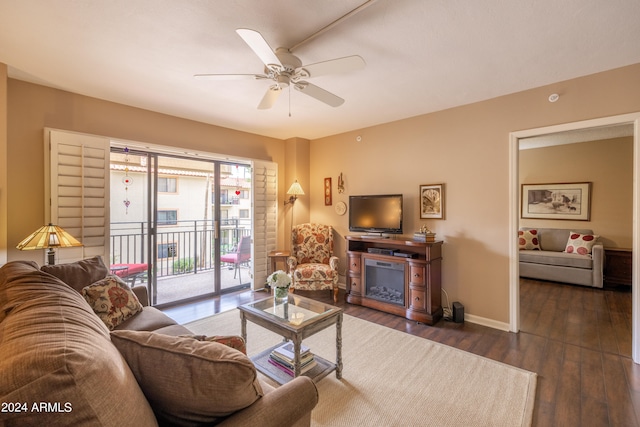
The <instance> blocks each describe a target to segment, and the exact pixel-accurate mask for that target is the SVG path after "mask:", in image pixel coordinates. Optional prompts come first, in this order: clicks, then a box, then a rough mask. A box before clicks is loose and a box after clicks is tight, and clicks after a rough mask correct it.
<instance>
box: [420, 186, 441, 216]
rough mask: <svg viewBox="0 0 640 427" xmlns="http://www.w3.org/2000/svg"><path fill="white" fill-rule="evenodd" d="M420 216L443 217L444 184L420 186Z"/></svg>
mask: <svg viewBox="0 0 640 427" xmlns="http://www.w3.org/2000/svg"><path fill="white" fill-rule="evenodd" d="M419 200H420V218H436V219H443V218H444V184H430V185H421V186H420V198H419Z"/></svg>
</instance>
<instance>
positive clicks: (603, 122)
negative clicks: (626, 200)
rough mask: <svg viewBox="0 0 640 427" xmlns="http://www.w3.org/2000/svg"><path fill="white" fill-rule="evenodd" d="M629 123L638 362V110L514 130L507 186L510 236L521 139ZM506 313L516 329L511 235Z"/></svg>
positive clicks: (639, 359)
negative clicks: (631, 138)
mask: <svg viewBox="0 0 640 427" xmlns="http://www.w3.org/2000/svg"><path fill="white" fill-rule="evenodd" d="M615 125H631V126H633V135H634V142H633V158H634V161H633V218H634V221H633V232H632V234H633V236H632V242H633V244H632V246H633V257H632V270H633V277H632V307H633V308H632V358H633V360H634V362H635V363H640V320H639V314H640V293H639V292H638V274H637V272H638V271H639V270H638V267H639V263H640V257H639V255H638V250H640V226H639V224H638V223H637V221H636V218H638V214H639V213H640V174H639V170H638V168H639V165H640V153H639V151H640V136H639V135H638V130H639V128H640V113H632V114H625V115H621V116H614V117H606V118H601V119H594V120H587V121H583V122H575V123H568V124H563V125H557V126H550V127H545V128H538V129H531V130H526V131H518V132H513V133H511V135H510V146H509V150H510V159H509V176H510V182H509V188H510V192H509V194H510V204H509V205H510V214H509V235H510V236H517V231H518V227H519V222H520V209H519V206H520V182H519V176H520V175H519V148H520V141H521V140H524V139H525V138H530V137H534V136H540V135H550V134H555V133H561V132H569V131H576V130H580V129H592V128H600V127H605V126H615ZM509 261H510V264H509V275H510V277H509V307H510V308H509V313H510V322H509V323H510V330H511V331H512V332H518V331H519V329H520V292H519V265H518V243H517V239H516V238H515V237H514V238H512V239H510V244H509Z"/></svg>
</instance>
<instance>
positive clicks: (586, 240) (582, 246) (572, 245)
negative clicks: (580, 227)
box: [564, 231, 600, 255]
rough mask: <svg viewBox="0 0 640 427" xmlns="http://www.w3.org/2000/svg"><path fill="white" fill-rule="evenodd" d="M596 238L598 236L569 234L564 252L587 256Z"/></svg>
mask: <svg viewBox="0 0 640 427" xmlns="http://www.w3.org/2000/svg"><path fill="white" fill-rule="evenodd" d="M598 237H600V236H598V235H595V234H580V233H576V232H574V231H572V232H571V233H569V240H567V247H566V248H565V250H564V251H565V252H567V253H569V254H580V255H589V254H590V253H591V248H593V245H594V244H595V243H596V241H597V240H598Z"/></svg>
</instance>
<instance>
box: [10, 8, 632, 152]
mask: <svg viewBox="0 0 640 427" xmlns="http://www.w3.org/2000/svg"><path fill="white" fill-rule="evenodd" d="M365 2H366V1H365V0H324V1H320V0H269V1H264V0H233V1H232V0H208V1H204V0H19V1H17V0H0V62H2V63H5V64H7V65H8V66H9V76H10V77H12V78H16V79H21V80H26V81H30V82H34V83H38V84H43V85H46V86H51V87H55V88H60V89H63V90H68V91H71V92H75V93H79V94H83V95H88V96H92V97H96V98H101V99H105V100H109V101H114V102H118V103H123V104H128V105H132V106H136V107H140V108H144V109H148V110H153V111H158V112H162V113H166V114H170V115H174V116H178V117H184V118H189V119H193V120H197V121H201V122H206V123H212V124H215V125H219V126H224V127H229V128H232V129H238V130H242V131H247V132H252V133H257V134H261V135H266V136H271V137H275V138H280V139H285V138H290V137H302V138H308V139H316V138H319V137H323V136H328V135H333V134H337V133H342V132H347V131H350V130H356V129H360V128H363V127H368V126H372V125H376V124H380V123H386V122H390V121H394V120H399V119H403V118H407V117H412V116H417V115H420V114H425V113H429V112H433V111H438V110H443V109H447V108H451V107H455V106H458V105H464V104H468V103H472V102H477V101H481V100H485V99H490V98H494V97H497V96H501V95H506V94H509V93H514V92H518V91H522V90H526V89H530V88H534V87H538V86H542V85H546V84H550V83H554V82H558V81H561V80H566V79H571V78H575V77H579V76H584V75H588V74H593V73H597V72H601V71H605V70H609V69H613V68H618V67H622V66H625V65H630V64H635V63H640V43H639V42H638V41H639V40H640V25H638V17H639V16H640V1H638V0H615V1H612V0H562V1H558V0H483V1H473V0H378V1H371V2H368V3H369V4H368V7H366V8H363V9H362V10H361V11H359V12H358V13H357V14H355V15H353V16H351V17H349V18H348V19H345V20H344V21H342V22H341V23H339V24H338V25H336V26H335V27H333V28H331V29H330V30H329V31H327V32H325V33H324V34H322V35H320V36H318V37H316V38H314V39H313V40H311V41H309V42H307V43H305V44H303V45H302V46H301V47H299V48H298V49H296V50H295V52H294V53H295V55H296V56H298V57H299V58H300V59H301V60H302V62H303V64H311V63H315V62H319V61H324V60H328V59H333V58H339V57H343V56H349V55H360V56H361V57H362V58H364V60H365V61H366V63H367V65H366V68H365V69H364V70H361V71H354V72H349V73H344V74H338V75H331V76H321V77H317V78H315V79H310V80H309V81H310V82H311V83H314V84H316V85H318V86H320V87H322V88H324V89H326V90H328V91H330V92H332V93H335V94H336V95H338V96H340V97H342V98H344V99H345V100H346V102H345V103H344V104H343V105H342V106H340V107H337V108H333V107H329V106H327V105H325V104H322V103H320V102H319V101H317V100H315V99H313V98H310V97H308V96H306V95H304V94H302V93H300V92H297V91H294V90H292V91H291V94H290V100H289V96H288V94H287V93H286V92H285V93H284V94H283V95H282V96H281V97H280V99H279V100H278V102H277V103H276V105H275V106H274V108H272V109H270V110H258V109H257V108H256V106H257V105H258V103H259V102H260V100H261V99H262V96H263V95H264V93H265V91H266V89H267V87H268V86H269V83H268V82H267V81H264V80H263V81H260V80H256V81H245V80H237V81H235V80H232V81H203V80H198V79H194V78H193V75H194V74H198V73H247V74H253V73H262V72H263V65H262V63H261V62H260V60H259V58H258V57H257V56H256V55H255V54H254V53H253V51H252V50H251V49H250V48H249V47H248V46H247V45H246V44H245V42H244V41H243V40H242V39H241V38H240V37H239V36H238V35H237V34H236V32H235V29H236V28H250V29H254V30H257V31H259V32H260V33H261V34H262V35H263V36H264V38H265V39H266V40H267V42H268V43H269V44H270V45H271V47H272V48H274V49H275V48H276V47H281V46H282V47H291V46H293V45H295V44H297V43H299V42H300V41H302V40H304V39H306V38H307V37H308V36H310V35H311V34H313V33H315V32H316V31H318V30H319V29H321V28H323V27H324V26H326V25H328V24H329V23H331V22H332V21H334V20H336V19H338V18H340V17H341V16H343V15H345V14H346V13H348V12H349V11H350V10H352V9H355V8H356V7H358V6H360V5H361V4H363V3H365ZM289 113H291V115H289Z"/></svg>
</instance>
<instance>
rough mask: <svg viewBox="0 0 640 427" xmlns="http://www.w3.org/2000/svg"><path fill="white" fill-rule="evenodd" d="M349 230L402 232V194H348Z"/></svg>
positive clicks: (386, 232) (383, 232)
mask: <svg viewBox="0 0 640 427" xmlns="http://www.w3.org/2000/svg"><path fill="white" fill-rule="evenodd" d="M349 231H353V232H364V233H376V234H380V235H382V234H402V194H380V195H371V196H349Z"/></svg>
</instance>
